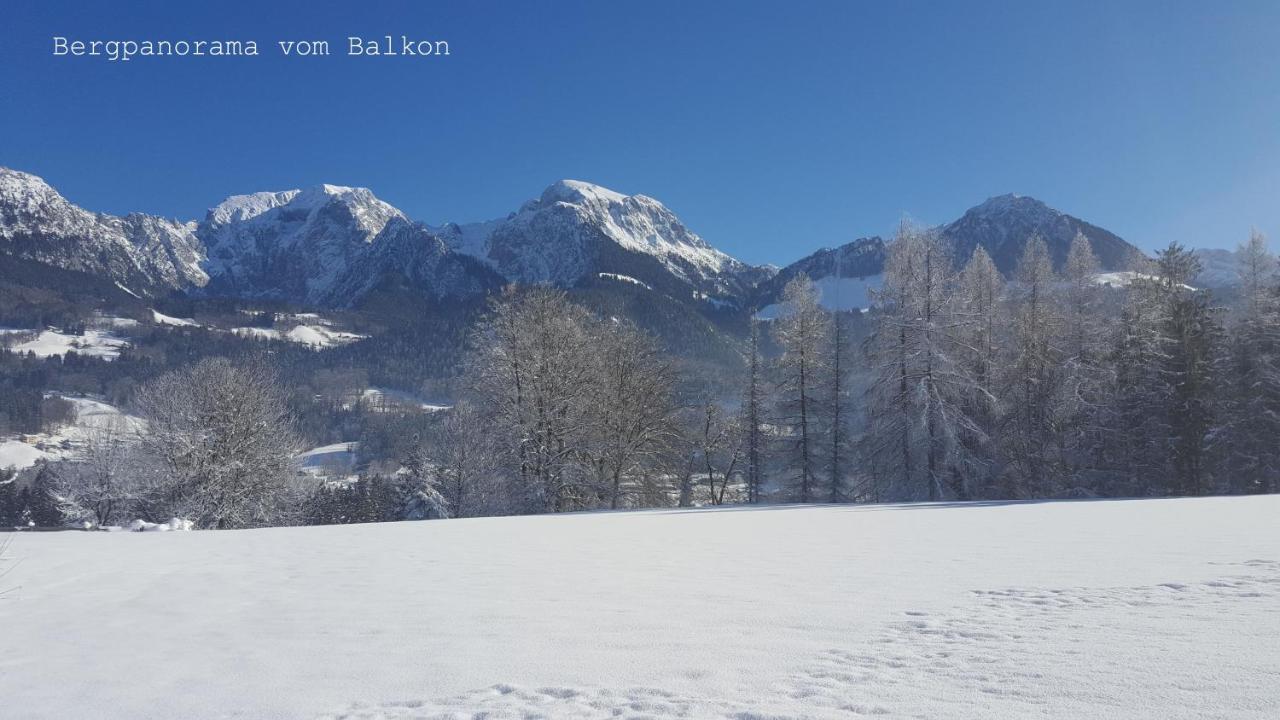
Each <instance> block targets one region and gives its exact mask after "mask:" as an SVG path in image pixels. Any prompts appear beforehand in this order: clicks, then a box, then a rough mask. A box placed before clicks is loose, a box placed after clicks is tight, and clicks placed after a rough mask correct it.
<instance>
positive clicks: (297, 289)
mask: <svg viewBox="0 0 1280 720" xmlns="http://www.w3.org/2000/svg"><path fill="white" fill-rule="evenodd" d="M393 219H399V220H404V219H405V218H404V215H403V214H402V213H401V212H400V211H399V210H397V209H395V208H394V207H392V206H390V205H388V204H387V203H385V202H383V201H381V200H379V199H378V198H377V197H375V196H374V195H373V193H372V192H370V191H369V190H367V189H365V188H350V187H342V186H338V185H319V186H316V187H313V188H308V189H306V190H287V191H283V192H262V193H254V194H252V195H236V196H232V197H230V198H227V199H226V200H224V201H223V202H222V203H220V204H218V205H217V206H215V207H213V208H212V209H210V210H209V212H208V214H207V215H206V217H205V219H204V221H203V222H201V223H200V225H199V227H198V228H197V229H196V235H197V236H198V237H199V238H200V240H201V241H202V242H203V243H204V244H205V246H206V248H207V253H208V261H207V262H206V264H205V268H206V270H207V271H208V273H209V276H210V281H209V290H210V291H211V292H215V293H221V294H229V295H236V296H240V297H279V298H287V299H300V300H304V301H308V302H316V301H318V300H320V299H321V298H323V297H325V296H326V295H327V294H328V293H329V292H331V291H332V289H333V287H334V286H335V285H336V284H338V283H339V282H341V281H342V279H343V278H344V277H345V274H346V272H347V271H348V270H349V269H350V267H351V266H352V265H353V264H354V263H355V262H356V260H357V259H358V258H360V257H361V256H362V255H363V254H364V253H365V252H366V251H367V249H368V246H369V244H370V243H372V242H373V240H374V238H375V237H377V235H378V233H380V232H382V229H383V228H384V227H385V226H386V225H387V223H388V222H390V221H391V220H393Z"/></svg>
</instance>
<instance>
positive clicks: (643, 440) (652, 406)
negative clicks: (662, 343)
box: [583, 319, 677, 509]
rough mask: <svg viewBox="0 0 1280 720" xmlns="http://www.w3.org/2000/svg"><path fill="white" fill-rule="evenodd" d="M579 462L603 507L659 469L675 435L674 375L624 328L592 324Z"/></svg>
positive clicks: (652, 347) (647, 343)
mask: <svg viewBox="0 0 1280 720" xmlns="http://www.w3.org/2000/svg"><path fill="white" fill-rule="evenodd" d="M597 327H599V330H598V331H597V332H595V333H594V335H595V337H596V341H595V342H594V343H593V344H594V345H595V352H594V353H592V354H593V355H594V357H595V359H596V367H595V373H594V377H592V378H591V380H592V382H591V396H590V402H589V405H588V407H587V415H588V418H589V422H588V427H589V430H588V433H587V437H586V441H585V443H584V445H583V456H584V457H585V458H586V460H587V462H588V463H589V464H590V465H591V468H592V470H593V472H594V474H595V476H596V482H597V487H599V488H600V489H601V490H602V491H603V492H604V493H605V495H606V496H607V497H608V499H609V507H610V508H613V509H616V508H618V507H619V506H620V503H621V501H622V498H623V494H624V492H626V490H627V489H628V487H629V486H632V485H634V484H635V483H636V482H638V480H639V479H640V478H641V477H643V476H645V475H646V474H647V473H648V470H649V469H651V468H653V467H656V466H658V465H659V463H660V457H661V456H662V455H664V454H666V453H669V452H670V451H671V447H672V443H673V441H674V439H675V437H676V435H677V428H676V412H677V407H676V405H675V402H674V401H673V400H672V397H671V392H672V388H673V387H674V386H675V382H676V373H675V370H674V367H673V366H672V363H671V360H670V358H668V357H667V356H666V355H665V354H664V353H663V352H662V350H661V349H660V348H659V347H658V345H657V343H656V342H655V341H654V339H653V338H652V337H650V336H649V335H647V334H645V333H643V332H641V331H640V330H639V329H638V328H636V327H635V326H634V325H632V324H631V323H630V322H627V321H623V320H616V319H615V320H610V321H607V322H604V323H598V324H597Z"/></svg>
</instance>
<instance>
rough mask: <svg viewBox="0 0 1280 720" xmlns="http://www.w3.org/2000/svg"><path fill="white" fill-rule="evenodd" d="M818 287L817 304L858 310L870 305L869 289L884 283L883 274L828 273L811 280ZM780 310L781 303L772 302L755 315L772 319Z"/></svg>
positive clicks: (836, 308) (837, 308) (876, 287)
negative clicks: (864, 275) (853, 275)
mask: <svg viewBox="0 0 1280 720" xmlns="http://www.w3.org/2000/svg"><path fill="white" fill-rule="evenodd" d="M813 284H814V286H815V287H817V288H818V293H819V297H818V304H819V305H821V306H822V307H824V308H826V309H828V310H858V309H864V308H868V307H870V306H871V291H873V290H879V289H880V288H881V287H882V286H883V285H884V276H883V275H869V276H867V277H861V278H841V277H836V276H834V275H828V276H827V277H824V278H819V279H817V280H814V281H813ZM781 312H782V305H781V304H780V303H774V304H772V305H766V306H764V307H762V308H760V310H759V312H757V313H756V317H757V318H760V319H761V320H773V319H775V318H777V317H778V315H779V314H780V313H781Z"/></svg>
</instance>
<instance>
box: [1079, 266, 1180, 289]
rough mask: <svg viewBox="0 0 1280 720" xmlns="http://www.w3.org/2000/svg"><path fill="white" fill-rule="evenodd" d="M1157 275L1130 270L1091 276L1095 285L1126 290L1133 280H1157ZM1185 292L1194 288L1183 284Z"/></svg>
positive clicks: (1158, 277)
mask: <svg viewBox="0 0 1280 720" xmlns="http://www.w3.org/2000/svg"><path fill="white" fill-rule="evenodd" d="M1159 279H1160V276H1158V275H1149V274H1146V273H1140V272H1134V271H1132V270H1122V271H1120V272H1104V273H1098V274H1097V275H1094V276H1093V282H1094V284H1095V285H1105V286H1107V287H1114V288H1126V287H1129V286H1130V285H1132V284H1133V281H1134V280H1159ZM1182 287H1183V288H1185V289H1187V290H1195V289H1196V288H1193V287H1191V286H1190V285H1186V284H1184V285H1183V286H1182Z"/></svg>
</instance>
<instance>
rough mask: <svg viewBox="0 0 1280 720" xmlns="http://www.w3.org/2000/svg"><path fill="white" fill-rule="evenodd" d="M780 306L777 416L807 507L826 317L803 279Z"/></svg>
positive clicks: (813, 479) (813, 476)
mask: <svg viewBox="0 0 1280 720" xmlns="http://www.w3.org/2000/svg"><path fill="white" fill-rule="evenodd" d="M782 306H783V310H782V314H781V315H780V316H779V317H778V319H777V320H775V321H774V325H773V333H774V338H775V339H776V340H777V342H778V344H779V345H780V346H781V347H782V357H781V358H780V359H779V361H778V370H779V375H780V378H779V388H780V393H779V395H780V401H781V403H780V408H779V410H780V412H779V415H780V416H781V417H782V419H783V420H784V421H785V422H786V424H787V425H788V426H789V427H790V428H791V434H792V437H793V442H792V448H791V453H790V455H791V458H790V460H791V465H792V467H793V468H794V471H795V472H796V473H797V474H798V475H799V477H798V478H797V486H798V487H797V492H798V494H797V499H798V500H799V501H800V502H810V501H811V500H812V499H813V497H814V493H815V491H816V489H817V468H818V462H817V457H818V447H819V445H818V423H817V419H818V417H820V409H819V408H820V404H821V400H820V399H819V389H820V387H821V383H820V378H821V377H822V375H823V373H824V372H825V371H826V369H827V353H828V352H829V350H830V335H831V317H830V315H828V314H827V311H826V310H824V309H823V308H822V306H821V305H819V304H818V290H817V288H816V287H815V286H814V284H813V282H812V281H811V280H809V277H808V276H807V275H804V274H800V275H797V276H796V277H795V279H793V280H792V281H791V282H789V283H787V285H786V287H785V288H783V291H782Z"/></svg>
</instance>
